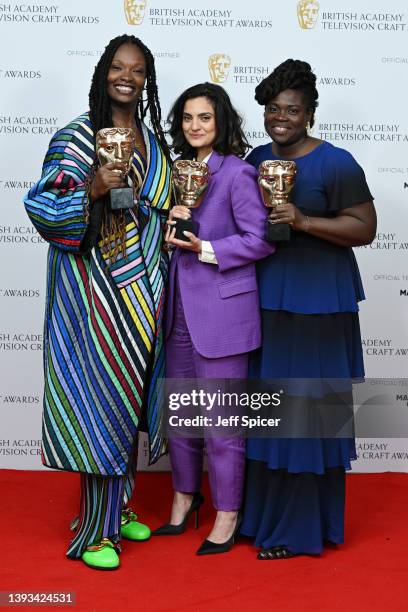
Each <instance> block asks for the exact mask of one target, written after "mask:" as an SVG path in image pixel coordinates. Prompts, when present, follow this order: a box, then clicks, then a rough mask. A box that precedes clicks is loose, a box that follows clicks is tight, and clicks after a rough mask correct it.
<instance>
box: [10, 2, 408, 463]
mask: <svg viewBox="0 0 408 612" xmlns="http://www.w3.org/2000/svg"><path fill="white" fill-rule="evenodd" d="M123 33H131V34H134V35H135V36H137V37H139V38H141V39H142V40H143V41H144V42H145V43H146V44H147V45H148V46H149V47H150V49H151V50H152V51H153V53H154V55H155V58H156V66H157V74H158V83H159V91H160V99H161V105H162V109H163V113H164V115H166V114H167V111H168V110H169V108H170V105H171V103H172V102H173V101H174V99H175V97H176V96H177V95H178V94H179V93H180V92H181V91H182V90H183V89H185V88H186V87H187V86H190V85H192V84H194V83H198V82H202V81H206V80H209V81H213V82H215V83H219V84H221V85H222V86H223V87H225V88H226V89H227V91H228V92H229V94H230V95H231V97H232V99H233V102H234V104H235V105H236V107H237V108H238V109H239V110H240V112H241V113H242V114H243V116H244V117H245V131H246V135H247V137H248V140H249V142H250V143H251V144H252V145H253V146H257V145H259V144H262V143H264V142H266V141H267V140H268V139H267V136H266V134H265V132H264V128H263V120H262V108H261V107H259V106H258V105H257V103H256V102H255V100H254V89H255V87H256V85H257V83H259V81H260V80H262V79H263V78H264V77H265V76H266V75H267V74H269V73H270V72H271V71H272V70H273V68H274V67H275V66H276V65H278V64H279V63H280V62H282V61H283V60H285V59H287V58H289V57H292V58H297V59H303V60H306V61H308V62H309V63H310V64H311V65H312V67H313V69H314V71H315V73H316V74H317V76H318V82H317V83H318V89H319V94H320V105H319V108H318V112H317V115H316V123H315V126H314V130H313V134H314V136H316V137H318V138H322V139H325V140H328V141H329V142H331V143H333V144H335V145H337V146H340V147H344V148H346V149H348V150H349V151H350V152H351V153H352V154H353V155H354V156H355V157H356V158H357V160H358V161H359V162H360V164H361V165H362V166H363V168H364V169H365V172H366V175H367V179H368V183H369V185H370V188H371V190H372V193H373V194H374V196H375V202H376V207H377V211H378V219H379V222H378V233H377V235H376V237H375V240H374V242H373V243H372V244H371V245H370V246H367V247H361V248H358V249H355V252H356V256H357V259H358V262H359V265H360V269H361V272H362V276H363V281H364V284H365V289H366V295H367V300H366V302H364V303H363V304H362V306H361V324H362V336H363V344H364V353H365V363H366V372H367V376H368V377H377V378H384V379H395V380H394V381H393V380H387V381H385V380H384V384H386V385H387V391H388V396H389V397H390V398H391V399H392V403H393V404H395V405H396V406H397V405H398V406H399V407H400V408H407V410H408V392H407V389H406V387H404V384H403V382H401V381H398V380H397V379H398V378H403V377H404V376H406V375H407V362H408V315H407V311H408V203H407V196H408V155H407V151H408V114H407V112H406V91H407V84H408V46H407V42H408V5H407V3H406V0H387V1H386V2H385V0H382V1H379V0H320V1H319V2H317V1H316V0H312V1H307V0H301V1H296V0H288V1H287V2H279V3H278V2H273V1H269V2H266V1H257V0H255V1H253V2H244V1H243V0H217V1H215V0H206V1H205V2H196V1H193V0H190V1H186V0H175V1H172V2H169V1H168V0H125V1H123V0H109V2H100V0H87V1H85V2H84V1H83V0H60V1H59V2H58V1H57V2H56V3H51V2H48V1H46V0H44V1H42V2H38V3H37V2H35V3H31V2H15V1H10V2H6V3H0V87H1V98H0V147H1V153H2V154H1V158H0V202H1V217H0V262H1V269H0V270H1V271H0V375H1V382H0V423H1V430H0V468H15V469H41V461H40V436H41V405H42V346H43V335H42V325H43V313H44V301H45V260H46V251H47V246H46V244H45V243H44V242H43V241H42V239H41V238H40V237H39V235H38V234H37V233H36V231H35V230H34V228H33V227H32V226H31V225H30V222H29V220H28V218H27V216H26V214H25V210H24V207H23V204H22V197H23V195H24V194H25V192H26V191H27V190H28V188H29V187H30V185H32V184H33V182H35V181H36V180H37V179H38V177H39V175H40V171H41V164H42V159H43V156H44V154H45V151H46V149H47V145H48V142H49V140H50V138H51V137H52V135H53V134H54V133H55V132H56V131H57V130H58V129H59V128H60V127H62V126H64V125H65V124H66V123H67V122H68V121H70V120H71V119H73V118H74V117H76V116H78V115H79V114H80V113H81V112H82V111H84V110H86V109H87V100H88V92H89V87H90V82H91V77H92V73H93V68H94V66H95V64H96V63H97V61H98V59H99V57H100V55H101V52H102V50H103V49H104V47H105V45H106V44H107V43H108V41H109V40H110V39H111V38H113V37H114V36H117V35H119V34H123ZM404 389H405V390H404ZM390 418H392V416H390ZM396 433H397V434H398V435H399V437H397V436H394V437H383V438H359V439H358V441H357V442H358V454H359V459H358V461H357V463H356V464H355V469H356V471H361V472H381V471H386V470H392V471H408V439H407V437H404V436H408V433H407V432H405V431H400V432H396ZM390 435H391V434H390ZM146 454H147V453H146V444H145V443H144V444H143V443H142V445H141V450H140V459H141V461H140V467H141V469H144V467H145V465H146ZM166 468H167V462H166V460H164V461H163V462H162V463H160V464H159V465H158V466H156V469H166Z"/></svg>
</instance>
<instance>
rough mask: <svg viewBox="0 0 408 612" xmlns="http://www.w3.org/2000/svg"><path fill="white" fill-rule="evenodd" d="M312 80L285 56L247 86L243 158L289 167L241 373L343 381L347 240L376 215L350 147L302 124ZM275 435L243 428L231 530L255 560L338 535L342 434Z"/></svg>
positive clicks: (355, 298)
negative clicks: (253, 143) (239, 511)
mask: <svg viewBox="0 0 408 612" xmlns="http://www.w3.org/2000/svg"><path fill="white" fill-rule="evenodd" d="M315 84H316V76H315V75H314V74H313V72H312V70H311V67H310V65H309V64H308V63H306V62H303V61H300V60H292V59H288V60H287V61H285V62H283V63H282V64H281V65H280V66H278V67H277V68H276V69H275V70H274V71H273V72H272V74H270V75H269V76H268V77H266V78H265V79H264V80H263V81H262V82H261V83H260V84H259V85H258V87H257V88H256V95H255V98H256V100H257V101H258V103H259V104H261V105H262V106H264V107H265V113H264V120H265V129H266V131H267V133H268V134H269V136H270V137H271V139H272V143H268V144H266V145H263V146H260V147H257V148H256V149H254V150H253V151H252V152H251V154H250V155H249V156H248V158H247V160H248V161H249V162H250V163H251V164H252V165H254V166H255V167H256V168H258V167H259V164H260V163H261V162H262V161H264V160H267V159H269V160H273V159H284V160H294V161H295V162H296V165H297V176H296V182H295V186H294V188H293V191H292V192H291V196H290V203H288V204H286V205H282V206H280V207H278V208H277V209H275V212H274V214H273V215H272V218H273V221H274V222H276V223H289V224H290V225H291V228H292V238H291V240H290V241H289V242H287V243H278V247H277V250H276V253H275V254H274V255H273V256H270V257H267V258H266V259H264V260H262V261H261V262H259V264H258V279H259V286H260V296H261V308H262V325H263V345H262V347H261V348H260V349H259V350H257V351H256V352H255V353H254V355H253V358H252V364H251V377H252V378H256V379H263V380H265V379H277V378H279V379H292V380H293V379H303V380H305V379H308V380H309V383H312V382H313V381H315V382H316V381H321V382H322V381H323V380H326V381H327V380H328V379H331V380H332V379H337V380H339V379H342V380H343V381H344V385H345V388H346V389H347V388H348V389H349V390H350V389H351V381H352V380H353V379H361V378H362V377H363V376H364V366H363V356H362V348H361V338H360V327H359V319H358V302H359V301H360V300H362V299H364V292H363V287H362V284H361V279H360V275H359V271H358V267H357V262H356V260H355V257H354V254H353V251H352V249H351V247H353V246H358V245H363V244H368V243H370V242H371V241H372V240H373V238H374V235H375V230H376V215H375V210H374V206H373V202H372V200H373V198H372V195H371V193H370V191H369V188H368V186H367V183H366V180H365V176H364V172H363V170H362V169H361V167H360V166H359V165H358V164H357V162H356V161H355V160H354V158H353V157H352V155H350V153H348V152H347V151H345V150H344V149H340V148H337V147H334V146H333V145H331V144H330V143H328V142H324V141H322V140H319V139H317V138H313V137H311V136H309V135H308V127H309V125H310V127H311V126H313V123H314V115H315V111H316V108H317V105H318V102H317V99H318V92H317V90H316V86H315ZM322 387H323V385H322ZM294 395H295V396H296V391H295V392H294ZM313 397H314V393H311V394H310V393H308V394H306V395H305V396H304V397H302V400H301V401H302V402H303V406H304V411H305V412H306V413H307V414H308V411H309V410H310V408H311V404H313V402H314V403H315V404H318V403H319V400H318V399H315V400H314V399H313ZM349 397H350V398H351V393H350V394H349ZM325 399H327V397H326V398H325V397H324V396H323V397H321V398H320V400H322V401H321V402H320V406H324V405H325V403H324V400H325ZM297 400H299V397H298V398H297ZM298 404H299V401H298ZM350 404H351V402H350ZM349 408H350V406H349ZM318 409H319V407H318ZM286 435H287V437H285V438H283V437H282V438H269V439H266V438H261V439H250V440H248V447H247V460H248V465H247V468H248V472H247V484H246V495H245V499H246V501H245V504H244V512H243V514H244V516H243V523H242V526H241V533H242V534H244V535H247V536H251V537H253V538H254V539H255V545H256V546H259V547H261V549H262V550H261V552H260V553H259V554H258V558H259V559H263V560H264V559H284V558H289V557H292V556H294V555H298V554H319V553H320V552H321V551H322V550H323V546H324V543H325V542H332V543H335V544H339V543H342V542H343V534H344V501H345V470H347V469H350V467H351V466H350V460H352V459H355V444H354V439H353V438H352V436H350V435H348V437H342V438H340V437H339V438H334V437H332V438H329V437H323V436H322V437H316V434H314V437H312V436H310V437H306V436H305V437H295V435H293V436H290V435H288V434H286Z"/></svg>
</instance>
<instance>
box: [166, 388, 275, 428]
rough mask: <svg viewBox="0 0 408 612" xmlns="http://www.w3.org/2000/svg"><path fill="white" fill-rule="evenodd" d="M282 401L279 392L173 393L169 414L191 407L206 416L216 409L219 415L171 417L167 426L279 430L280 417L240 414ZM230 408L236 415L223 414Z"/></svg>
mask: <svg viewBox="0 0 408 612" xmlns="http://www.w3.org/2000/svg"><path fill="white" fill-rule="evenodd" d="M282 393H283V392H282ZM281 401H282V400H281V393H266V392H258V393H256V392H255V393H247V392H240V393H238V392H229V391H221V389H217V390H216V391H215V392H211V391H205V390H204V389H191V390H190V391H188V392H187V391H184V392H173V393H170V394H169V396H168V408H169V410H170V411H179V410H182V409H183V408H185V409H188V408H190V409H191V408H192V409H199V410H200V411H205V412H207V413H208V412H212V411H215V410H217V411H219V412H220V413H219V414H217V415H214V416H209V415H208V414H195V416H186V415H179V414H170V415H169V417H168V423H169V426H170V427H177V428H179V427H188V428H195V427H197V428H200V429H201V428H203V427H207V428H209V427H220V428H225V427H227V428H231V427H234V428H240V427H242V428H248V429H253V428H255V427H279V425H280V423H281V421H282V417H261V416H260V415H257V416H250V415H249V414H243V413H242V411H245V410H253V411H257V410H261V409H262V408H271V407H278V406H280V405H281ZM225 409H227V410H225ZM230 409H234V411H236V413H235V414H226V412H228V411H229V410H230Z"/></svg>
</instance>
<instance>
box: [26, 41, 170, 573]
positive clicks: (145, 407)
mask: <svg viewBox="0 0 408 612" xmlns="http://www.w3.org/2000/svg"><path fill="white" fill-rule="evenodd" d="M143 92H145V98H143V97H142V93H143ZM89 106H90V110H89V112H87V113H84V114H83V115H81V116H80V117H78V118H77V119H75V120H74V121H72V122H71V123H70V124H69V125H67V126H66V127H65V128H63V129H62V130H60V131H59V132H58V133H57V134H55V136H54V137H53V139H52V140H51V143H50V146H49V150H48V152H47V155H46V157H45V161H44V165H43V171H42V176H41V179H40V180H39V181H38V183H37V184H36V185H34V186H33V187H32V188H31V189H30V191H29V193H28V194H27V196H26V198H25V205H26V209H27V212H28V214H29V216H30V218H31V220H32V222H33V224H34V225H35V227H36V228H37V230H38V232H39V233H40V234H41V236H42V237H43V238H44V239H45V240H47V242H48V243H49V252H48V268H47V269H48V272H47V302H46V317H45V333H44V370H45V372H44V373H45V393H44V415H43V445H42V450H43V463H44V464H45V465H46V466H48V467H51V468H56V469H62V470H68V471H75V472H80V474H81V502H80V510H79V516H78V519H77V520H76V521H75V526H74V528H75V529H76V533H75V536H74V538H73V540H72V542H71V543H70V545H69V547H68V551H67V556H68V557H70V558H72V559H77V558H82V560H83V561H84V562H85V563H86V564H87V565H88V566H90V567H93V568H97V569H114V568H116V567H118V566H119V557H118V553H119V552H120V545H119V542H120V538H121V537H124V538H127V539H130V540H145V539H147V538H148V537H149V536H150V530H149V528H148V527H146V526H145V525H143V524H142V523H139V522H137V520H136V518H137V517H136V515H135V514H134V513H133V511H132V510H131V509H130V508H128V507H125V506H126V502H127V501H128V500H129V498H130V496H131V494H132V489H133V484H134V474H135V469H136V454H137V437H138V431H139V428H140V424H141V421H143V422H144V423H146V426H147V430H148V433H149V446H150V463H154V462H155V461H157V459H158V458H159V457H160V456H161V455H162V454H163V453H164V450H165V442H164V439H163V437H162V434H161V412H160V408H159V401H158V391H157V384H156V383H157V380H158V378H159V377H161V376H162V375H163V374H162V372H163V361H164V358H163V350H162V312H163V301H164V286H165V281H166V278H167V264H168V261H167V255H166V254H165V253H164V252H163V251H162V248H161V247H162V225H163V221H164V220H165V218H166V211H167V210H168V208H169V201H170V167H169V153H168V148H167V144H166V141H165V138H164V135H163V132H162V129H161V126H160V120H161V110H160V104H159V100H158V92H157V85H156V76H155V66H154V59H153V56H152V54H151V52H150V51H149V49H148V48H147V47H146V46H145V45H144V44H143V43H142V41H140V40H139V39H137V38H135V37H134V36H128V35H123V36H119V37H117V38H114V39H113V40H111V41H110V43H109V44H108V46H107V47H106V49H105V51H104V53H103V54H102V56H101V58H100V61H99V62H98V64H97V66H96V68H95V72H94V76H93V81H92V85H91V90H90V95H89ZM147 111H149V112H150V117H151V123H152V126H153V132H154V133H152V132H151V131H150V130H149V129H148V128H147V127H146V126H145V124H144V123H143V119H144V117H145V116H146V113H147ZM102 128H132V129H133V130H134V132H133V134H135V135H136V140H135V143H136V144H135V148H134V150H133V155H132V149H130V151H129V157H130V160H131V162H130V166H131V168H130V173H129V177H127V176H126V171H125V167H124V164H123V163H122V162H120V161H119V162H118V161H113V162H111V163H106V164H105V165H102V166H100V165H99V163H98V158H97V155H96V150H95V137H96V133H97V132H98V131H99V130H101V129H102ZM118 132H119V133H121V132H120V129H119V130H118ZM122 132H123V133H124V132H125V130H122ZM131 146H133V144H131ZM125 177H126V180H125ZM126 181H127V184H126ZM130 183H131V184H132V185H133V188H134V191H133V193H134V195H135V199H134V200H133V203H134V206H133V207H132V197H131V199H130V208H126V209H123V208H122V209H119V210H112V209H110V207H109V204H108V201H109V191H110V190H114V189H116V188H121V187H128V186H129V184H130ZM128 193H129V192H128ZM130 193H132V191H130Z"/></svg>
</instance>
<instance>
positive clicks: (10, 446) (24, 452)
mask: <svg viewBox="0 0 408 612" xmlns="http://www.w3.org/2000/svg"><path fill="white" fill-rule="evenodd" d="M1 455H2V456H10V455H13V456H22V457H27V456H28V455H41V440H25V439H19V440H1V439H0V456H1Z"/></svg>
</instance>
